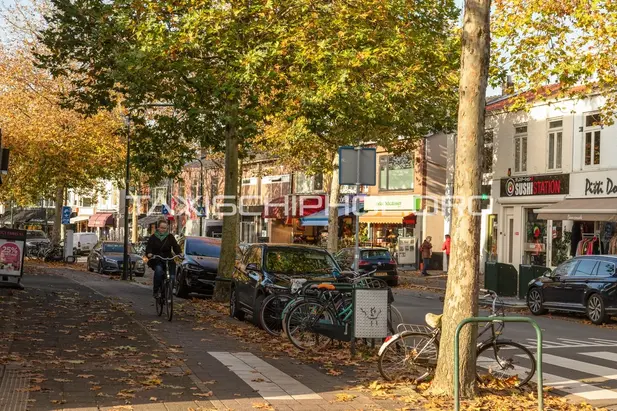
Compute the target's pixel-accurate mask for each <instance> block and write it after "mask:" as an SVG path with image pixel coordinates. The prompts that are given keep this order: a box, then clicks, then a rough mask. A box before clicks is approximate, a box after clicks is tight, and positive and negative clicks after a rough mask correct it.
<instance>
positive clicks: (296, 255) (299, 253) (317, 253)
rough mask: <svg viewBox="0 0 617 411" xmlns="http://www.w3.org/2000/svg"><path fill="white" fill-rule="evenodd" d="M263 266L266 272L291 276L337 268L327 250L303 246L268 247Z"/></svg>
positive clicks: (316, 273)
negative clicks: (295, 247)
mask: <svg viewBox="0 0 617 411" xmlns="http://www.w3.org/2000/svg"><path fill="white" fill-rule="evenodd" d="M265 267H266V271H268V272H271V273H278V274H287V275H292V276H301V275H304V276H306V275H323V274H331V273H332V272H333V271H335V270H339V268H338V266H337V265H336V263H335V262H334V260H333V259H332V257H331V256H330V255H329V254H328V253H327V252H325V251H321V250H313V249H304V248H299V249H293V248H269V249H268V251H267V253H266V259H265Z"/></svg>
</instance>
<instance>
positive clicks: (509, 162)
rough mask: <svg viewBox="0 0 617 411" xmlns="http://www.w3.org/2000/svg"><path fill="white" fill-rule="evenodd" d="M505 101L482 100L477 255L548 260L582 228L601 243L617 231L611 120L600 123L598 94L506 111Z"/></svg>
mask: <svg viewBox="0 0 617 411" xmlns="http://www.w3.org/2000/svg"><path fill="white" fill-rule="evenodd" d="M508 103H509V101H508V99H507V98H502V99H499V100H497V101H495V100H494V101H492V102H490V103H489V104H488V105H487V118H486V131H487V136H488V137H487V139H486V140H485V157H486V159H488V160H489V162H490V159H491V157H492V175H490V174H489V175H486V176H485V177H487V178H486V180H485V183H486V184H490V186H491V200H492V202H491V205H490V206H489V207H488V208H487V209H486V210H484V212H483V221H482V225H483V227H482V250H483V253H482V259H483V261H487V260H489V261H498V262H503V263H509V264H512V265H514V266H515V267H516V268H517V269H518V266H519V264H534V265H542V266H549V267H554V266H556V265H558V264H559V263H561V262H563V261H565V260H566V259H568V258H569V257H570V256H571V255H573V254H575V253H576V246H577V244H578V241H579V240H580V239H581V237H582V236H589V237H593V236H594V235H596V236H598V237H599V240H600V242H603V243H605V244H606V245H608V242H609V241H610V239H611V237H612V236H613V233H615V232H617V230H615V224H614V221H617V126H616V125H611V126H602V125H601V121H600V116H599V114H598V110H599V109H600V108H601V107H602V104H603V98H602V97H600V96H597V95H590V96H589V97H588V98H586V99H582V100H563V101H558V102H555V101H551V102H550V103H549V102H547V101H537V102H534V103H533V106H532V107H531V109H530V110H529V111H528V112H524V111H519V112H512V113H508V112H506V111H505V110H504V108H505V107H507V105H508ZM489 171H491V170H489ZM579 232H580V233H581V234H579Z"/></svg>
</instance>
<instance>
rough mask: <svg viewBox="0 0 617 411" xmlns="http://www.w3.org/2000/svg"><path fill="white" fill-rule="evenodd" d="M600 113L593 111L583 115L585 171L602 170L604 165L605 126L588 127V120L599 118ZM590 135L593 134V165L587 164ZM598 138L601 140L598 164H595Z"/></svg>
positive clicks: (583, 162)
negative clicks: (595, 149) (603, 133)
mask: <svg viewBox="0 0 617 411" xmlns="http://www.w3.org/2000/svg"><path fill="white" fill-rule="evenodd" d="M599 114H600V112H598V111H592V112H588V113H584V114H583V137H582V143H583V150H582V156H583V161H582V166H583V167H582V168H584V169H587V170H588V169H597V168H600V166H601V164H602V129H603V128H604V126H603V125H602V124H601V123H600V124H592V125H590V126H588V125H587V119H588V118H589V117H593V116H599ZM588 133H590V134H591V136H590V137H591V142H590V144H591V147H590V153H589V155H590V160H591V163H590V164H587V150H586V145H587V134H588ZM596 137H598V140H599V144H598V162H597V163H595V151H594V147H595V145H596V144H595V143H596Z"/></svg>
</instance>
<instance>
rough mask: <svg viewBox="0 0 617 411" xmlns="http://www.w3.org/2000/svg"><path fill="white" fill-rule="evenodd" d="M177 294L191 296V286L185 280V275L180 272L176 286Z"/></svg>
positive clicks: (184, 296)
mask: <svg viewBox="0 0 617 411" xmlns="http://www.w3.org/2000/svg"><path fill="white" fill-rule="evenodd" d="M175 289H176V290H175V291H176V292H175V294H176V297H178V298H187V297H188V296H189V288H188V286H187V285H186V281H185V280H184V275H182V273H179V274H177V275H176V287H175Z"/></svg>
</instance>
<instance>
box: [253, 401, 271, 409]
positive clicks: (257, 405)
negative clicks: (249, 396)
mask: <svg viewBox="0 0 617 411" xmlns="http://www.w3.org/2000/svg"><path fill="white" fill-rule="evenodd" d="M253 408H255V409H258V410H268V411H270V410H274V408H273V407H272V406H271V405H270V404H268V403H262V402H254V403H253Z"/></svg>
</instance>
